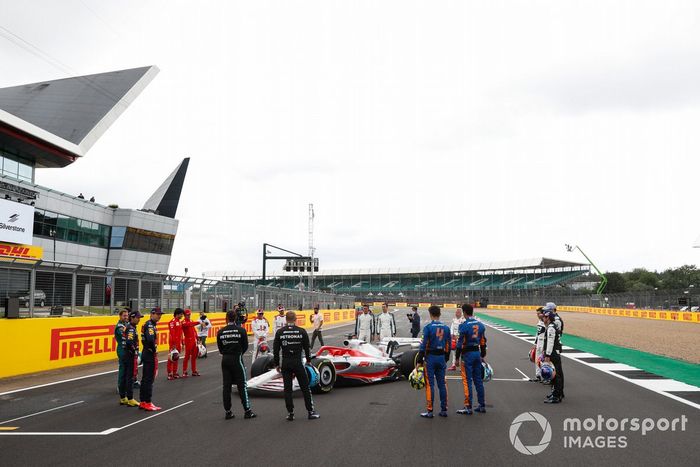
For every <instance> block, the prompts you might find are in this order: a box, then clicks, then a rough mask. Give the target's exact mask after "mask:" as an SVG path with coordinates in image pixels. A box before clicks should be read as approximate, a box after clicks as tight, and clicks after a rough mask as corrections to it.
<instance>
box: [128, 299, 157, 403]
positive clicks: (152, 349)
mask: <svg viewBox="0 0 700 467" xmlns="http://www.w3.org/2000/svg"><path fill="white" fill-rule="evenodd" d="M132 313H133V312H132ZM161 316H163V311H162V310H161V309H160V307H157V308H151V318H150V319H149V320H148V321H146V324H144V325H143V326H142V327H141V343H142V344H143V352H142V353H141V361H142V362H143V376H142V377H141V394H140V395H141V404H139V409H143V410H146V411H149V412H154V411H156V410H160V407H158V406H156V405H154V404H153V402H152V401H151V398H152V397H153V381H154V380H155V379H156V375H157V374H158V332H157V329H156V325H157V324H158V321H160V318H161Z"/></svg>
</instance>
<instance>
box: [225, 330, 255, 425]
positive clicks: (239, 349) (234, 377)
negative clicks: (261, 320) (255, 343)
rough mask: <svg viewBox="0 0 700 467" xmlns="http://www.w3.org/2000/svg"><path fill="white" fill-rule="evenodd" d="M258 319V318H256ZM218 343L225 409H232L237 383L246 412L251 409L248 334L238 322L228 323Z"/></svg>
mask: <svg viewBox="0 0 700 467" xmlns="http://www.w3.org/2000/svg"><path fill="white" fill-rule="evenodd" d="M256 321H257V320H256ZM216 345H217V347H218V348H219V353H220V354H221V355H222V357H221V374H222V375H223V380H224V381H223V384H224V386H223V395H224V410H225V411H226V412H230V411H231V387H232V386H233V385H234V384H235V385H236V387H237V389H238V395H239V396H240V398H241V405H242V406H243V410H245V411H246V412H247V411H248V410H250V399H248V385H247V383H246V369H245V365H244V364H243V354H245V353H246V352H247V351H248V334H247V333H246V331H245V329H244V328H243V327H242V326H240V325H238V324H228V325H227V326H226V327H224V328H221V329H220V330H219V332H218V333H217V335H216Z"/></svg>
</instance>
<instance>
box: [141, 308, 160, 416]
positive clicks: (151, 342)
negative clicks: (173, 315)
mask: <svg viewBox="0 0 700 467" xmlns="http://www.w3.org/2000/svg"><path fill="white" fill-rule="evenodd" d="M141 343H142V344H143V352H142V353H141V362H142V363H143V376H142V377H141V391H140V392H141V394H140V397H141V402H146V403H148V402H151V398H152V397H153V381H154V380H155V379H156V375H157V374H158V352H157V349H158V332H157V330H156V323H155V322H154V321H153V320H151V319H149V320H148V321H146V324H144V325H143V326H142V327H141Z"/></svg>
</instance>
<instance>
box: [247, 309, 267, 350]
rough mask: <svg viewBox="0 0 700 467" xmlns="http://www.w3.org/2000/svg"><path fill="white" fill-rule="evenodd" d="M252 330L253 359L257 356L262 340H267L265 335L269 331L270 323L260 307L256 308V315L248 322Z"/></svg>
mask: <svg viewBox="0 0 700 467" xmlns="http://www.w3.org/2000/svg"><path fill="white" fill-rule="evenodd" d="M250 329H251V331H253V360H255V359H256V358H258V348H259V347H260V344H261V343H262V342H267V335H268V334H269V333H270V323H268V322H267V320H266V319H265V313H264V312H263V310H262V308H260V309H258V315H257V316H256V317H255V319H254V320H253V321H252V322H251V323H250Z"/></svg>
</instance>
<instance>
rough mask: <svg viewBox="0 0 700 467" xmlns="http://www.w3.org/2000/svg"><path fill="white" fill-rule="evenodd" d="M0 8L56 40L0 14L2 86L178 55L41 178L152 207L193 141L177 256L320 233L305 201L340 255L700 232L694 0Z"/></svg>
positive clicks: (438, 261)
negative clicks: (80, 152) (15, 39)
mask: <svg viewBox="0 0 700 467" xmlns="http://www.w3.org/2000/svg"><path fill="white" fill-rule="evenodd" d="M0 25H1V26H2V27H4V28H7V29H8V30H10V31H12V32H13V33H15V34H17V35H18V36H20V37H21V38H22V39H24V40H26V41H27V42H29V43H31V44H32V45H33V46H35V47H37V48H38V49H39V50H41V51H42V52H43V53H44V54H46V55H47V56H48V57H50V58H46V57H43V58H42V57H39V56H37V54H32V53H30V52H28V51H27V50H25V49H23V48H20V47H18V46H17V45H16V44H14V43H12V42H10V41H8V40H7V39H6V38H5V37H2V36H0V57H2V63H3V65H4V66H3V71H2V73H0V86H11V85H17V84H23V83H30V82H35V81H41V80H47V79H55V78H62V77H66V76H68V75H70V74H89V73H97V72H103V71H111V70H116V69H123V68H132V67H136V66H143V65H151V64H155V65H157V66H158V67H159V68H160V69H161V72H160V74H159V75H158V76H157V77H156V79H155V80H154V81H153V82H152V83H151V84H150V85H149V87H147V88H146V90H145V91H144V92H143V93H142V94H141V96H139V98H138V99H137V100H136V101H135V102H134V104H133V105H132V106H131V107H130V108H129V109H128V110H127V111H126V112H125V113H124V114H123V115H122V116H121V118H120V119H119V120H118V121H117V122H116V123H115V124H114V125H113V126H112V127H111V128H110V129H109V130H108V131H107V133H106V134H105V135H104V136H103V137H102V139H101V140H100V141H98V143H97V144H96V145H95V146H94V147H93V148H92V150H91V151H90V152H89V153H88V155H87V156H86V157H85V158H83V159H82V160H80V161H78V162H76V163H74V164H73V165H71V166H70V167H68V168H65V169H44V170H39V171H37V182H38V183H40V184H42V185H46V186H50V187H54V188H57V189H60V190H62V191H66V192H69V193H77V192H79V191H82V192H83V193H85V194H86V195H89V196H92V195H94V196H95V197H96V198H97V200H98V201H99V202H103V203H105V204H108V203H118V204H119V205H120V206H122V207H135V208H138V207H141V206H142V205H143V203H144V202H145V201H146V199H147V198H148V197H149V196H150V194H151V193H152V192H153V191H154V190H155V189H156V188H157V186H158V185H159V184H160V183H161V182H162V180H163V179H164V178H165V177H166V176H167V175H168V174H169V173H170V172H171V171H172V170H173V169H174V167H175V166H176V165H177V164H178V163H179V161H180V160H181V159H182V158H183V157H184V156H190V157H191V158H192V160H191V164H190V171H189V173H188V178H187V181H186V186H185V190H184V192H183V199H182V202H181V204H180V209H179V212H178V217H179V219H180V229H179V232H178V237H177V241H176V243H175V249H174V252H173V259H172V262H171V272H175V273H182V272H183V268H184V267H189V269H190V272H191V273H195V274H200V273H201V272H202V271H206V270H221V269H226V270H252V269H260V261H261V260H260V254H261V244H262V243H263V242H269V243H273V244H277V245H280V246H283V247H286V248H290V249H292V250H296V251H301V252H305V251H306V248H307V209H308V207H307V205H308V203H310V202H313V203H314V205H315V207H316V246H317V253H318V255H319V257H320V261H321V264H322V268H330V269H337V268H359V267H396V266H421V265H448V264H460V263H467V262H473V261H482V260H483V261H490V260H510V259H521V258H530V257H538V256H549V257H555V258H562V259H572V260H583V258H582V257H580V256H579V255H577V254H571V253H566V252H565V250H564V247H563V245H564V243H578V244H579V245H581V247H582V248H584V250H586V251H587V253H589V254H590V256H591V257H592V258H593V259H594V260H595V261H596V262H597V263H598V264H599V266H600V267H601V268H603V269H605V270H620V269H631V268H633V267H638V266H642V267H647V268H651V269H654V268H659V269H662V268H666V267H670V266H678V265H681V264H696V263H697V261H698V257H699V256H700V250H699V249H692V248H691V245H692V243H693V241H694V240H695V239H696V238H697V236H698V233H699V232H700V216H699V215H698V214H699V213H698V198H699V196H698V174H700V170H699V169H700V158H699V157H698V155H699V152H700V129H699V128H698V122H700V32H699V31H700V3H699V2H697V1H686V2H682V1H669V0H660V1H641V0H628V1H615V0H601V1H587V2H581V1H564V0H556V1H555V0H552V1H488V2H484V1H465V0H459V1H435V0H432V1H425V2H419V1H406V0H401V1H382V0H371V1H347V0H339V1H332V0H319V1H289V0H281V1H262V0H250V1H216V2H215V1H209V2H206V1H197V2H192V1H190V2H184V1H172V0H168V1H143V0H138V1H97V0H65V1H61V2H56V1H51V0H44V1H33V0H27V1H22V2H17V1H14V0H0ZM39 55H41V54H39ZM57 62H60V64H57ZM271 267H272V265H271Z"/></svg>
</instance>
